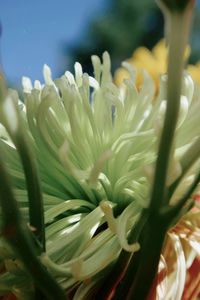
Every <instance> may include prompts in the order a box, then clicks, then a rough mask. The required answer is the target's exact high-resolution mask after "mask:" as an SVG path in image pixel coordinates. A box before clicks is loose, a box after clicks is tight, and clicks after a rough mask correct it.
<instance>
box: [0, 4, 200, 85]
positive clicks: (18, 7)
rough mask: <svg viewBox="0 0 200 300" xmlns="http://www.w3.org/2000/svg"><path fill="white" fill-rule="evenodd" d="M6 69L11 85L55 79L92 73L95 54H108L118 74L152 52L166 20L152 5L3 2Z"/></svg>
mask: <svg viewBox="0 0 200 300" xmlns="http://www.w3.org/2000/svg"><path fill="white" fill-rule="evenodd" d="M0 23H1V41H0V43H1V45H0V48H1V65H2V67H3V70H4V73H5V74H6V77H7V80H8V81H9V83H10V85H12V86H15V87H18V86H19V85H20V84H21V77H22V76H23V75H25V76H29V77H30V78H31V79H32V80H35V79H39V80H41V81H42V80H43V79H42V66H43V64H44V63H47V64H48V65H49V66H50V67H51V69H52V73H53V76H54V77H57V76H59V75H61V74H62V73H63V72H64V71H65V70H66V69H69V70H73V64H74V62H75V61H79V62H81V63H82V65H83V68H84V71H86V72H89V73H91V72H92V69H91V61H90V57H91V55H92V54H97V55H101V54H102V53H103V52H104V51H105V50H107V51H109V53H110V55H111V59H112V64H113V71H114V70H115V69H116V68H117V67H118V66H119V65H120V62H121V61H122V60H125V59H126V58H128V57H130V56H131V54H132V52H133V51H134V49H135V48H137V47H138V46H140V45H143V46H146V47H148V48H149V49H151V48H152V47H153V46H154V45H155V43H156V42H157V41H158V40H159V39H160V38H161V37H162V36H163V17H162V14H161V12H160V10H159V9H158V7H157V5H156V3H155V1H153V0H152V1H150V0H139V1H135V0H57V1H55V0H43V1H40V0H34V1H30V0H17V1H15V0H0ZM193 23H194V26H193V31H192V32H193V33H192V35H191V44H192V53H191V57H190V61H191V62H193V63H194V62H196V61H198V60H199V59H200V0H198V1H196V9H195V16H194V22H193Z"/></svg>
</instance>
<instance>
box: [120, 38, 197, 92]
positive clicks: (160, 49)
mask: <svg viewBox="0 0 200 300" xmlns="http://www.w3.org/2000/svg"><path fill="white" fill-rule="evenodd" d="M189 54H190V48H189V46H188V47H187V49H186V51H185V59H187V58H188V57H189ZM167 56H168V49H167V47H166V43H165V41H164V40H163V39H162V40H160V41H159V42H158V43H157V44H156V45H155V46H154V48H153V49H152V51H150V50H148V49H147V48H145V47H139V48H137V49H136V50H135V51H134V52H133V55H132V57H131V58H129V59H128V60H127V62H128V64H130V65H131V66H133V67H134V69H135V72H136V86H137V88H138V89H140V87H141V85H142V83H143V76H144V75H143V74H144V70H145V71H146V72H148V74H149V75H150V76H151V78H152V79H153V80H154V84H155V92H156V94H157V93H158V91H159V86H160V78H161V76H162V75H163V74H165V73H166V72H167V61H168V59H167ZM186 70H187V72H188V73H189V74H190V75H191V77H192V79H193V80H194V82H195V83H197V84H200V62H198V63H197V64H195V65H190V64H189V65H188V66H187V68H186ZM129 74H130V73H129V72H128V70H127V69H126V64H122V67H121V68H119V69H117V70H116V72H115V82H116V84H117V85H118V86H120V85H122V83H123V81H124V80H125V79H127V78H129V76H130V75H129Z"/></svg>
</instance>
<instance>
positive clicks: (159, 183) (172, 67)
mask: <svg viewBox="0 0 200 300" xmlns="http://www.w3.org/2000/svg"><path fill="white" fill-rule="evenodd" d="M168 17H169V20H168V21H169V25H170V35H169V65H168V87H167V109H166V115H165V120H164V126H163V131H162V135H161V140H160V145H159V150H158V158H157V162H156V169H155V177H154V184H153V190H152V195H151V204H150V210H151V211H154V212H155V211H156V210H158V208H159V207H160V206H162V204H163V199H164V197H165V192H166V178H167V172H168V166H169V161H170V155H171V151H172V146H173V141H174V133H175V129H176V124H177V119H178V114H179V106H180V94H181V81H182V71H183V61H184V59H183V57H184V51H185V46H186V37H185V32H186V31H187V30H186V29H187V25H188V22H185V20H184V14H182V13H177V12H175V13H173V14H169V16H168Z"/></svg>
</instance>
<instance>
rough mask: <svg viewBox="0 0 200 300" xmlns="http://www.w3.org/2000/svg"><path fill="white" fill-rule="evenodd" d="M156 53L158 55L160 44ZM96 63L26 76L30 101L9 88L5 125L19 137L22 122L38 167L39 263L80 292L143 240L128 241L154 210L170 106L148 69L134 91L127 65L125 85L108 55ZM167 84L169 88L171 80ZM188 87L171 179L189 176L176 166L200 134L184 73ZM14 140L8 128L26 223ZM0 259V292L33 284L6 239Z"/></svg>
mask: <svg viewBox="0 0 200 300" xmlns="http://www.w3.org/2000/svg"><path fill="white" fill-rule="evenodd" d="M156 49H157V50H156ZM161 50H162V48H161ZM140 53H141V52H140ZM145 53H146V52H145ZM154 53H155V54H156V57H159V53H161V52H159V47H157V48H155V49H154ZM160 55H161V56H162V54H160ZM148 57H149V56H148ZM150 57H151V56H150ZM92 61H93V66H94V74H95V76H94V77H90V76H88V75H87V74H84V73H83V71H82V68H81V65H80V64H79V63H76V64H75V75H73V74H71V73H70V72H68V71H67V72H66V73H65V74H64V75H63V76H62V77H61V78H59V79H56V80H53V79H52V77H51V71H50V69H49V67H48V66H46V65H45V66H44V79H45V85H41V84H40V82H39V81H35V83H34V86H32V83H31V81H30V79H28V78H26V77H24V78H23V80H22V82H23V87H24V104H23V103H22V102H21V101H19V99H18V95H17V93H16V92H13V91H11V90H10V91H8V95H7V98H6V100H5V102H3V104H1V120H4V121H3V124H4V126H6V128H7V130H8V131H10V135H11V137H13V136H14V137H16V134H17V137H16V139H17V138H18V136H19V132H20V130H21V128H22V127H23V128H24V129H25V130H26V133H27V137H26V138H27V140H28V142H29V145H30V146H31V147H30V148H31V150H32V156H33V157H35V158H36V162H37V165H38V169H39V178H40V184H41V187H42V194H43V199H44V214H45V234H46V250H45V252H42V253H41V254H40V255H39V259H40V262H41V263H42V264H43V265H44V266H45V267H46V268H47V270H48V272H49V273H50V274H51V275H52V276H53V277H54V278H55V279H56V281H57V282H58V283H59V285H60V286H62V288H63V289H65V290H66V291H67V292H68V293H70V292H71V291H72V290H73V291H74V293H75V296H74V299H88V298H87V297H89V296H90V297H93V296H91V295H93V293H94V294H95V291H96V290H98V287H99V285H101V283H102V280H103V279H104V278H105V276H107V274H109V271H110V269H111V267H112V266H113V264H115V263H116V261H117V259H118V257H119V255H120V253H121V252H122V250H125V251H126V252H130V253H134V252H137V251H139V249H140V244H139V243H138V241H135V242H133V243H130V242H129V241H128V235H129V233H130V231H131V229H132V228H134V226H136V225H137V223H138V220H140V218H141V216H142V214H143V211H146V210H147V211H148V209H149V205H150V193H151V184H152V173H153V172H154V164H155V161H156V158H157V148H158V142H159V139H160V134H161V130H162V126H163V115H164V113H165V109H166V101H165V97H163V95H161V94H160V96H159V97H158V98H157V101H156V102H155V101H154V102H153V101H152V100H153V99H154V97H155V96H154V81H153V80H152V79H151V77H149V75H148V74H147V73H144V75H143V82H142V83H141V85H140V90H139V91H138V90H137V89H136V88H135V87H134V84H135V81H134V80H135V79H134V78H133V77H132V74H133V73H132V72H133V70H132V69H131V66H129V71H130V77H129V79H128V80H126V81H125V83H124V84H125V85H126V89H125V90H124V89H122V88H121V87H117V86H116V85H115V84H114V83H113V80H112V76H111V73H110V59H109V55H108V54H107V53H104V55H103V62H102V63H101V61H100V59H99V58H98V57H96V56H93V57H92ZM163 66H164V64H163ZM160 72H161V71H160ZM161 84H162V87H163V89H165V88H164V87H165V78H163V79H162V83H161ZM184 87H185V88H183V90H182V98H181V110H180V113H179V121H178V125H177V128H176V143H175V144H174V155H173V162H174V164H173V165H171V166H170V172H169V175H168V184H169V186H170V185H171V184H172V183H174V182H175V181H176V180H177V179H178V178H179V176H180V172H181V174H183V172H184V170H183V169H181V170H180V168H179V167H178V168H176V167H177V166H179V162H180V161H181V159H183V158H184V157H185V156H184V155H187V151H188V149H190V146H192V145H193V144H194V143H195V142H196V140H197V139H198V137H199V136H200V128H199V126H198V124H199V108H200V107H199V106H200V101H199V100H200V99H199V95H198V97H197V96H196V97H195V98H194V97H193V81H192V80H191V78H190V76H189V75H185V77H184ZM17 102H18V103H19V106H18V107H17V106H16V103H17ZM8 107H9V109H8ZM10 111H12V112H13V114H12V120H11V119H10V118H9V115H10ZM5 124H6V125H5ZM15 141H16V140H15V139H14V142H13V140H12V139H10V138H7V137H6V135H4V136H3V138H2V139H0V147H1V153H3V154H2V155H3V158H4V162H5V163H6V166H7V169H8V171H9V173H10V175H11V178H12V184H13V186H14V196H15V197H16V199H17V201H18V205H19V207H20V211H21V215H22V217H23V221H25V222H29V218H30V215H29V200H28V199H29V195H28V193H27V188H26V175H24V171H23V168H22V165H21V163H20V160H19V156H18V154H17V150H18V151H20V148H19V147H18V148H17V149H16V145H15ZM20 141H21V140H20ZM24 143H25V142H24ZM17 145H18V146H19V144H18V142H17ZM24 151H25V150H24ZM24 153H25V152H24ZM196 170H197V168H196V165H194V167H193V168H192V169H190V170H189V172H187V174H186V176H185V177H184V179H183V180H182V181H181V182H182V183H181V184H180V186H179V189H178V191H177V192H175V193H173V197H172V202H173V203H172V204H174V203H177V201H178V200H177V199H179V198H181V196H182V195H183V194H184V193H185V191H186V188H187V186H188V185H189V183H191V181H192V179H193V178H194V175H195V174H196ZM187 171H188V170H187ZM161 201H162V199H161ZM36 229H37V228H36ZM31 230H33V232H34V230H35V229H34V228H33V229H31ZM170 234H171V236H172V235H173V234H174V233H170ZM0 258H1V261H2V263H3V265H4V268H5V270H6V272H5V273H3V274H1V275H0V294H1V295H3V294H6V293H8V292H12V293H14V294H16V295H21V294H20V293H23V292H24V291H27V290H28V291H29V292H32V285H31V281H30V277H29V276H27V271H26V269H25V268H24V266H23V264H21V263H19V261H20V259H19V257H18V255H17V253H15V252H14V251H13V250H12V249H11V248H10V246H9V245H8V244H7V242H6V241H5V239H4V238H2V237H1V238H0Z"/></svg>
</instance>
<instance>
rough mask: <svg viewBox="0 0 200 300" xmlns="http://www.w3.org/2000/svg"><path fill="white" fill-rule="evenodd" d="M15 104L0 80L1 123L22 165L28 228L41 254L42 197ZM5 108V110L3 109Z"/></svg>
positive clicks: (43, 245)
mask: <svg viewBox="0 0 200 300" xmlns="http://www.w3.org/2000/svg"><path fill="white" fill-rule="evenodd" d="M17 102H18V96H17V95H16V94H12V93H10V92H9V91H8V90H7V88H6V84H5V82H4V78H3V77H2V78H0V116H1V122H2V124H3V125H4V126H5V128H6V130H7V131H8V133H9V135H10V137H11V139H12V141H13V143H14V145H15V146H16V148H17V150H18V153H19V156H20V159H21V162H22V165H23V169H24V173H25V178H26V184H27V190H28V199H29V218H30V226H31V227H32V228H34V234H35V236H36V238H37V239H38V241H39V242H40V244H41V252H42V251H45V227H44V207H43V196H42V190H41V186H40V179H39V175H38V170H37V163H36V159H35V156H34V153H33V152H32V149H31V146H30V145H31V143H30V141H29V136H28V135H27V133H26V132H25V130H24V128H23V122H22V120H21V117H20V112H19V109H18V106H17ZM6 106H7V109H5V107H6ZM10 110H11V111H12V114H13V119H11V118H10ZM13 123H14V124H15V125H13Z"/></svg>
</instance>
